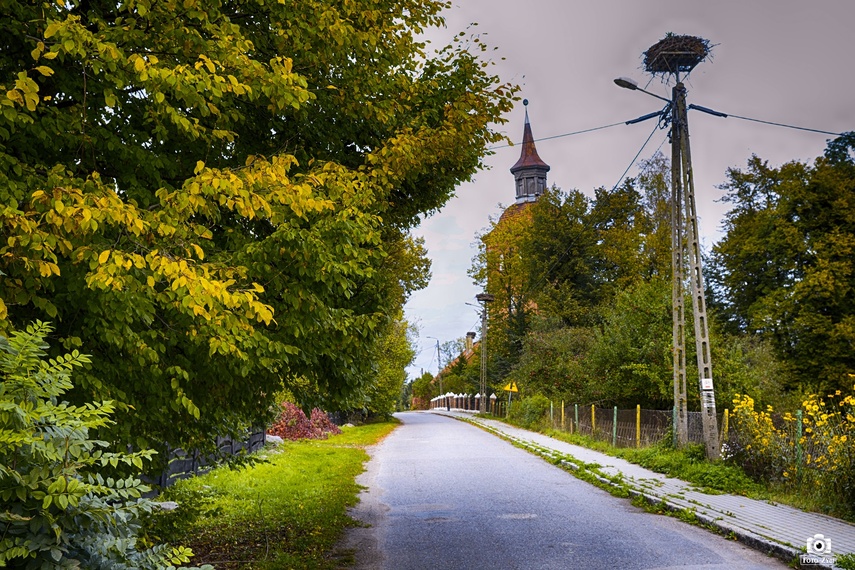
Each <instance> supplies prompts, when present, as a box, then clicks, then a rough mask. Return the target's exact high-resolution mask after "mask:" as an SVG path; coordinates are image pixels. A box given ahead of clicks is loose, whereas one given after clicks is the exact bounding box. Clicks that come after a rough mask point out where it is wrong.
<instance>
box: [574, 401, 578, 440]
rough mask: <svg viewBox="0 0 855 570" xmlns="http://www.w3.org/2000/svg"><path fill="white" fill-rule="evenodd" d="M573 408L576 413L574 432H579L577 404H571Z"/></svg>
mask: <svg viewBox="0 0 855 570" xmlns="http://www.w3.org/2000/svg"><path fill="white" fill-rule="evenodd" d="M573 410H574V413H575V414H576V433H579V404H573Z"/></svg>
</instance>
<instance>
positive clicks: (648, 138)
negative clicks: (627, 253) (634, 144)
mask: <svg viewBox="0 0 855 570" xmlns="http://www.w3.org/2000/svg"><path fill="white" fill-rule="evenodd" d="M657 130H659V124H658V123H657V124H656V126H655V127H653V131H651V133H650V134H649V135H648V136H647V140H645V141H644V144H643V145H641V148H640V149H638V152H637V153H635V157H633V159H632V162H630V163H629V166H627V167H626V170H624V172H623V174H622V175H621V177H620V179H619V180H618V181H617V184H615V185H614V188H612V192H614V191H615V189H616V188H617V187H618V185H620V183H621V182H622V181H623V179H624V177H625V176H626V173H627V172H629V169H630V168H632V167H633V165H635V163H636V161H637V160H638V157H639V156H641V153H642V152H644V148H645V147H646V146H647V143H649V142H650V139H652V138H653V135H654V134H656V131H657ZM662 142H663V143H664V142H665V139H663V141H662ZM659 148H662V145H661V144H660V145H659ZM657 151H658V149H657ZM574 245H575V244H574V243H571V244H570V245H569V246H567V249H565V250H564V251H563V252H562V253H561V255H559V256H558V259H556V260H555V261H554V262H553V263H552V265H551V266H550V267H549V269H547V270H546V271H545V272H544V274H543V275H542V276H541V277H540V279H538V281H537V283H535V284H534V285H532V286H531V287H529V288H528V290H527V291H526V292H525V296H526V297H528V296H529V295H530V294H532V293H534V291H535V290H536V289H537V288H538V287H540V285H541V284H542V283H543V282H544V281H545V280H546V278H547V277H549V274H550V273H552V270H553V269H555V268H556V267H557V266H558V264H559V263H561V261H562V260H563V259H564V257H565V256H566V255H567V254H568V253H570V250H571V249H573V246H574Z"/></svg>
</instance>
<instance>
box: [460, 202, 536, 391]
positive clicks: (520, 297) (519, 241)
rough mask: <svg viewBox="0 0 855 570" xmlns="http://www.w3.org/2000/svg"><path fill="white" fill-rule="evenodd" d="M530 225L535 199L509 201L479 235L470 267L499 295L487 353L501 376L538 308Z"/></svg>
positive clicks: (477, 280)
mask: <svg viewBox="0 0 855 570" xmlns="http://www.w3.org/2000/svg"><path fill="white" fill-rule="evenodd" d="M531 226H532V204H531V203H524V204H512V205H511V206H509V207H508V208H507V209H506V210H505V212H504V213H503V214H502V216H501V218H500V219H499V220H494V221H491V224H490V228H489V230H488V231H487V232H486V233H484V234H483V235H481V236H480V239H479V244H478V248H479V250H478V254H477V255H476V256H475V258H474V259H473V265H472V267H471V269H470V270H469V274H470V276H472V278H473V279H474V281H475V283H477V284H478V285H480V286H481V287H483V288H484V290H485V292H486V293H488V294H490V295H493V297H494V300H493V301H492V302H491V303H489V306H488V311H487V318H488V348H487V354H488V355H489V359H490V362H491V363H492V367H493V370H494V371H495V373H496V374H497V375H498V377H499V378H503V377H504V376H505V375H506V374H507V373H508V372H509V371H510V369H511V368H513V366H514V365H515V364H516V362H517V360H518V359H519V355H520V351H521V350H522V340H523V337H524V336H525V334H526V332H527V331H528V327H529V321H530V315H531V313H532V310H533V308H534V306H533V299H532V287H531V285H532V281H531V273H530V271H529V268H528V263H527V259H526V255H525V252H526V247H525V245H524V244H525V241H526V240H528V239H529V232H530V230H531Z"/></svg>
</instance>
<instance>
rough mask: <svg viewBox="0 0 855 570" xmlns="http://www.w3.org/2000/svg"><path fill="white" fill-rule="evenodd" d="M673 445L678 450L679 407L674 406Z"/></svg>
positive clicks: (672, 419) (672, 418)
mask: <svg viewBox="0 0 855 570" xmlns="http://www.w3.org/2000/svg"><path fill="white" fill-rule="evenodd" d="M671 445H673V446H674V449H677V406H674V413H673V414H671Z"/></svg>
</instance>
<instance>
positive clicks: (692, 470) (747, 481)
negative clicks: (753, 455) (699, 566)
mask: <svg viewBox="0 0 855 570" xmlns="http://www.w3.org/2000/svg"><path fill="white" fill-rule="evenodd" d="M492 419H497V420H499V421H503V422H506V423H509V424H511V425H515V426H516V427H522V428H525V426H522V425H519V424H518V423H516V422H513V421H508V420H507V419H506V418H492ZM526 429H535V430H536V431H540V432H541V433H544V434H546V435H549V436H551V437H554V438H555V439H559V440H561V441H566V442H568V443H572V444H575V445H579V446H582V447H587V448H589V449H594V450H596V451H600V452H602V453H605V454H606V455H611V456H612V457H620V458H622V459H625V460H626V461H629V462H630V463H635V464H637V465H640V466H642V467H645V468H647V469H650V470H651V471H656V472H657V473H662V474H665V475H667V476H669V477H674V478H676V479H682V480H683V481H686V482H687V483H690V484H692V485H695V486H696V487H698V488H699V489H700V490H702V491H704V492H707V493H729V494H733V495H743V496H745V497H749V498H752V499H758V500H762V501H769V502H773V503H781V504H784V505H789V506H791V507H795V508H797V509H801V510H804V511H810V512H815V513H822V514H826V515H830V516H834V517H838V518H841V519H843V520H846V521H849V522H855V507H852V506H851V505H842V504H840V503H839V501H838V502H833V501H832V502H830V501H829V500H828V497H827V496H826V495H825V494H823V493H821V492H819V491H821V490H816V489H799V490H797V491H793V490H792V489H789V488H786V487H784V486H782V485H780V484H777V483H774V482H768V483H764V482H758V481H755V480H753V479H751V477H749V476H748V475H747V474H746V473H745V472H744V471H743V470H742V469H741V468H739V467H738V466H736V465H732V464H728V463H724V462H721V461H717V462H710V461H707V460H706V458H705V454H704V448H703V446H702V445H700V444H697V445H689V446H688V447H687V448H686V449H674V448H671V447H669V446H667V445H654V446H651V447H645V448H640V449H636V448H623V447H612V445H611V444H610V443H608V442H605V441H601V440H597V439H594V438H592V437H590V436H586V435H580V434H571V433H567V432H565V431H562V430H557V429H553V428H550V427H548V426H547V427H543V428H542V429H538V428H526Z"/></svg>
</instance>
